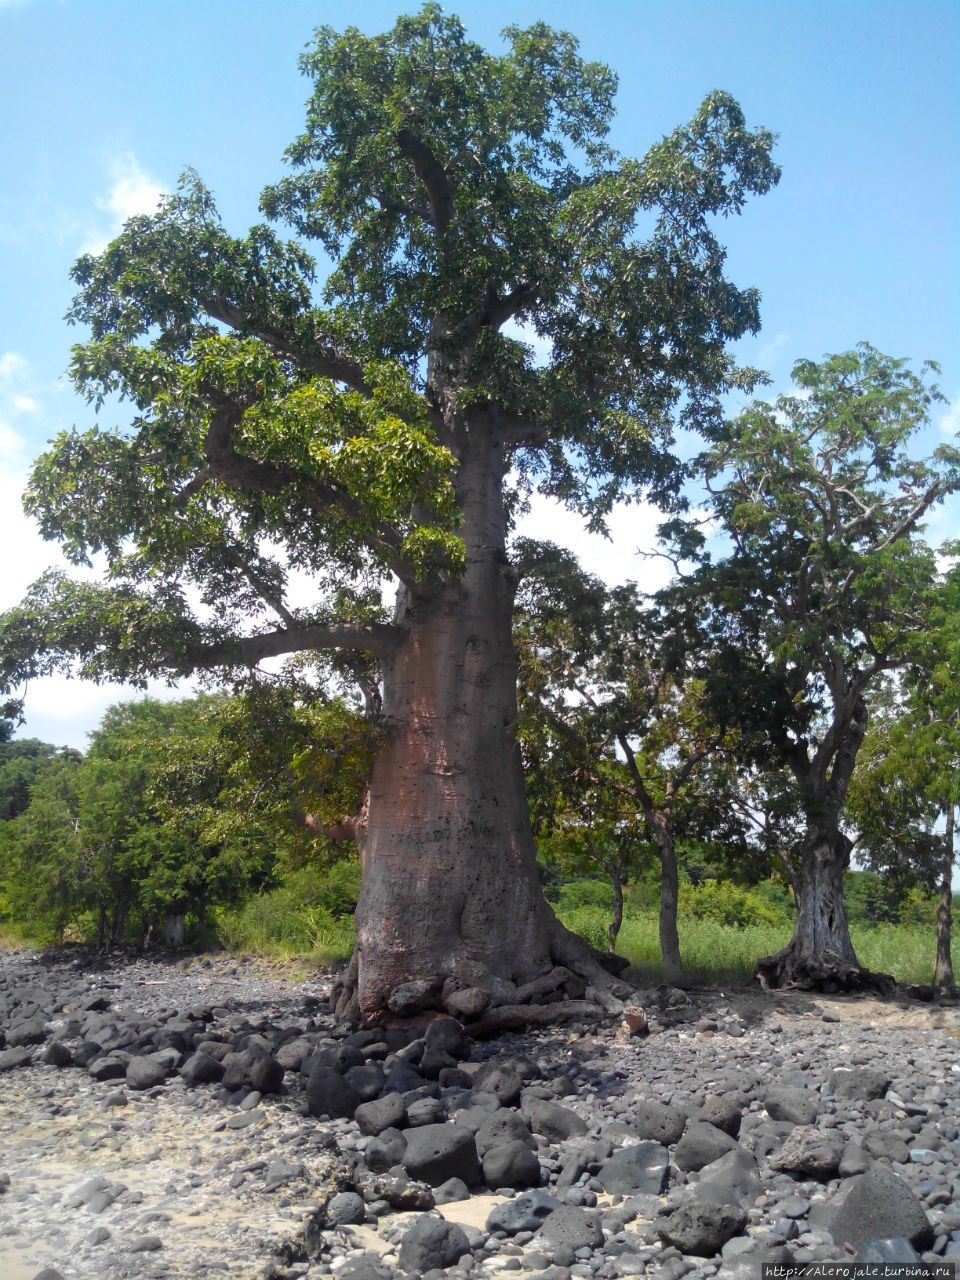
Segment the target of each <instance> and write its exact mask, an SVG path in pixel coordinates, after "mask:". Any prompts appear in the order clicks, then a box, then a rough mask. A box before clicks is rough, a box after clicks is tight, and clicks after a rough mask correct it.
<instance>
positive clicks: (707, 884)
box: [678, 880, 790, 928]
mask: <svg viewBox="0 0 960 1280" xmlns="http://www.w3.org/2000/svg"><path fill="white" fill-rule="evenodd" d="M678 914H679V915H680V916H689V917H691V918H692V919H694V920H710V921H713V922H714V923H716V924H723V925H737V926H739V927H741V928H743V927H747V926H750V925H784V924H789V923H790V913H789V910H788V908H787V906H786V904H785V903H777V902H772V901H771V900H770V899H769V898H768V897H767V896H765V895H764V894H761V893H757V892H756V890H754V889H742V888H741V887H740V886H739V885H735V884H733V883H732V881H730V880H705V881H704V882H703V884H700V885H696V886H694V885H692V884H681V886H680V894H679V912H678Z"/></svg>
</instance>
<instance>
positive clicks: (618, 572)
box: [0, 0, 960, 747]
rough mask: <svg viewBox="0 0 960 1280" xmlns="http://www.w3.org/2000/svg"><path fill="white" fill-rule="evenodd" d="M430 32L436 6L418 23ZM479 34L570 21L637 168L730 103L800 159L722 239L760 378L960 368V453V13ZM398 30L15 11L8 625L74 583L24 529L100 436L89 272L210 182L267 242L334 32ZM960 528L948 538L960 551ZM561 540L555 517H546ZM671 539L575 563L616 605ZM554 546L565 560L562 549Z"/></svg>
mask: <svg viewBox="0 0 960 1280" xmlns="http://www.w3.org/2000/svg"><path fill="white" fill-rule="evenodd" d="M407 7H408V8H410V7H414V6H412V5H411V6H407ZM449 7H450V8H453V9H454V10H455V11H456V12H458V13H459V14H460V16H461V17H462V18H463V20H464V21H465V23H466V25H467V28H468V32H469V34H470V36H471V37H473V38H474V39H477V40H479V41H480V42H482V43H484V44H486V45H488V46H495V45H496V43H497V40H498V33H499V31H500V29H501V28H502V27H503V26H504V25H506V24H507V23H511V22H514V23H518V24H520V25H524V24H527V23H529V22H532V21H535V20H537V19H541V18H542V19H544V20H546V21H548V22H550V23H551V24H552V25H554V26H559V27H564V28H566V29H568V30H570V31H572V32H573V33H574V34H575V35H577V36H578V37H579V39H580V41H581V47H582V51H583V53H584V54H585V55H586V56H588V57H590V58H596V59H600V60H602V61H605V62H607V63H609V64H610V65H612V66H613V67H614V68H615V70H616V71H617V72H618V74H619V77H620V85H621V88H620V94H619V98H618V106H619V114H618V118H617V121H616V125H615V129H614V134H613V142H614V144H615V145H616V146H617V147H619V148H620V149H621V150H622V151H624V152H626V153H634V154H642V153H643V152H644V151H645V150H646V149H647V147H648V146H649V145H650V144H651V143H653V142H654V141H656V140H657V139H658V138H659V137H660V136H661V135H662V134H663V133H664V132H666V131H668V130H669V129H671V128H673V127H674V126H675V125H677V124H679V123H681V122H683V121H685V120H687V119H689V117H690V116H691V115H692V114H693V113H694V111H695V110H696V108H697V106H698V104H699V102H700V101H701V100H702V98H703V97H704V95H705V94H706V93H707V92H708V91H709V90H711V89H713V88H722V89H726V90H728V91H729V92H731V93H733V94H734V96H735V97H737V98H738V100H739V101H740V103H741V105H742V106H743V108H744V110H745V112H746V115H747V118H748V121H749V123H750V124H752V125H760V124H762V125H765V126H767V127H768V128H770V129H772V130H774V131H775V132H776V133H778V134H779V143H778V146H777V153H776V154H777V159H778V160H779V162H780V164H781V165H782V166H783V179H782V181H781V183H780V186H779V187H778V188H777V190H776V191H774V192H773V193H772V194H770V195H768V196H766V197H763V198H762V199H758V200H755V201H754V202H753V203H752V204H750V205H749V206H748V207H747V209H746V211H745V213H744V215H743V217H741V218H740V219H737V220H732V221H731V222H729V223H728V224H726V225H725V226H724V227H723V228H722V236H723V238H724V240H725V243H726V244H727V245H728V247H729V264H730V274H731V276H732V278H733V279H734V280H735V281H736V282H737V283H738V284H741V285H747V284H752V285H755V286H757V287H758V288H759V289H760V291H761V293H762V295H763V308H762V314H763V324H764V327H763V331H762V333H761V334H760V336H759V337H758V338H757V339H752V340H750V341H749V342H746V343H744V344H742V345H741V351H740V354H741V356H742V358H743V359H745V360H748V361H750V362H751V363H757V364H760V365H761V366H762V367H764V368H766V369H768V371H769V372H770V373H771V374H772V376H773V378H774V382H775V387H774V390H782V389H785V388H786V386H787V384H788V379H789V370H790V367H791V365H792V364H793V362H794V361H795V360H796V359H798V358H800V357H814V358H816V357H819V356H821V355H822V354H824V353H825V352H828V351H839V350H844V349H846V348H848V347H850V346H852V345H853V344H854V343H856V342H858V341H860V340H867V341H869V342H871V343H873V344H874V345H875V346H877V347H879V348H880V349H881V350H883V351H886V352H889V353H890V354H893V355H898V356H906V357H908V358H910V359H911V360H913V361H915V362H916V363H919V362H920V361H922V360H923V359H926V358H930V359H934V360H937V361H939V362H940V363H941V365H942V368H943V373H942V377H941V385H942V387H943V390H944V392H945V393H946V394H947V396H948V397H949V398H950V399H951V400H952V401H953V402H954V407H953V408H952V409H950V410H949V411H947V410H944V411H943V412H942V413H940V414H939V415H938V421H937V424H936V426H935V427H934V428H933V430H932V431H931V432H930V434H929V437H928V439H927V441H926V444H927V447H929V448H932V447H933V446H934V445H935V444H936V443H938V442H939V441H941V440H945V439H947V438H950V437H952V434H953V433H954V432H956V431H957V430H958V429H960V417H958V413H957V409H956V403H957V402H958V401H960V347H958V342H957V335H958V332H960V325H958V319H960V315H958V311H960V270H958V256H960V250H958V246H960V236H958V231H957V213H956V211H957V208H958V206H960V200H958V196H960V191H958V186H960V163H958V161H960V92H958V89H960V56H958V55H960V5H957V4H956V3H955V0H949V2H948V0H943V2H940V0H910V3H907V2H906V0H901V2H897V3H891V2H889V0H872V2H870V3H863V2H860V0H762V2H761V0H646V2H641V3H636V2H635V3H632V4H627V3H619V2H617V0H598V2H595V3H593V4H592V5H590V6H589V8H587V7H585V6H583V5H574V4H568V3H536V4H535V3H529V2H528V0H512V2H511V3H510V4H505V3H502V2H501V0H485V2H484V3H482V4H481V3H477V2H476V0H467V2H465V3H462V4H460V5H459V6H453V5H451V6H449ZM398 12H400V8H399V7H398V6H395V5H394V4H382V3H373V2H369V0H360V2H358V3H353V4H351V5H349V6H337V5H331V4H326V3H322V2H321V3H317V2H313V3H305V2H304V0H273V2H272V3H266V2H262V0H0V288H2V295H3V301H4V305H3V307H2V310H0V535H2V537H3V546H4V547H5V549H6V555H5V557H4V563H3V565H2V567H0V607H7V606H9V605H10V604H13V603H15V602H16V600H17V599H19V597H20V595H21V593H22V591H23V589H24V587H25V586H26V585H27V584H28V583H29V582H30V581H32V580H33V579H34V578H35V577H36V576H37V575H38V573H39V572H40V571H41V569H42V568H43V567H44V566H45V565H46V564H48V563H51V562H53V561H54V560H55V559H56V551H55V548H51V547H49V546H46V545H45V544H41V543H40V541H39V539H38V538H37V537H36V535H35V534H34V533H33V531H32V528H31V526H29V525H28V524H27V523H26V521H25V520H24V518H23V517H22V516H21V515H20V513H19V504H18V501H17V495H18V493H19V491H20V489H21V488H22V485H23V480H24V477H25V475H26V471H27V468H28V465H29V462H30V460H31V459H32V458H33V457H34V456H35V455H36V454H37V453H38V452H39V451H40V450H41V449H42V447H43V444H44V442H45V441H46V440H47V439H48V438H49V437H50V436H51V435H52V434H53V433H54V432H55V431H57V430H59V429H61V428H63V427H69V426H70V425H72V424H73V423H74V422H83V421H85V410H84V408H83V406H82V405H80V404H79V403H78V402H77V401H76V400H75V398H74V397H73V395H72V393H71V390H70V387H69V385H68V384H67V382H66V380H65V378H64V377H63V376H62V375H63V370H64V369H65V368H66V366H67V363H68V360H69V350H70V345H71V343H72V342H73V341H75V340H76V339H77V337H78V336H80V335H79V334H78V332H77V331H76V330H71V329H70V328H69V327H68V326H67V325H66V324H65V323H64V322H63V320H62V316H63V314H64V312H65V310H66V308H67V306H68V303H69V300H70V296H71V287H70V281H69V278H68V272H69V269H70V266H71V264H72V262H73V261H74V259H75V258H76V257H77V256H78V255H79V254H80V253H81V252H83V251H84V250H88V249H91V248H96V247H99V246H102V245H104V244H105V243H106V242H107V241H108V240H109V238H110V236H111V235H112V234H114V233H115V232H116V231H117V230H118V229H119V227H120V225H121V224H122V221H123V219H124V217H125V216H129V215H130V214H132V213H135V212H140V211H142V210H145V209H149V208H150V207H151V206H152V204H153V203H154V202H155V200H156V198H157V195H158V193H159V192H161V191H169V190H170V189H171V188H172V187H173V185H174V184H175V182H176V179H177V175H178V174H179V172H180V171H181V170H182V169H183V168H184V167H185V166H187V165H191V166H193V167H194V168H196V169H197V170H198V171H199V172H200V174H201V176H202V178H203V179H204V181H205V182H206V183H207V184H208V185H209V186H210V187H211V188H212V189H213V190H214V192H215V193H216V196H217V199H218V202H219V206H220V209H221V213H222V215H223V217H224V220H225V222H226V224H227V226H228V227H229V228H230V229H231V230H234V231H238V232H239V231H242V230H243V229H245V228H246V227H247V226H248V225H249V224H250V223H251V222H253V221H256V220H258V214H257V210H256V206H257V198H258V195H259V192H260V189H261V188H262V187H263V186H264V185H265V184H266V183H267V182H269V181H273V180H275V179H276V178H277V177H278V176H279V174H280V173H281V171H282V165H281V155H282V152H283V150H284V148H285V146H286V145H287V144H288V143H289V142H290V141H291V140H292V139H293V137H294V136H295V135H296V133H297V132H298V131H299V129H300V127H301V124H302V115H303V103H304V100H305V98H306V96H307V87H308V86H307V82H306V81H305V80H303V79H302V77H301V76H300V75H299V73H298V70H297V66H296V59H297V55H298V53H299V52H300V50H301V49H302V48H303V46H304V45H305V43H306V42H307V41H308V39H309V37H310V34H311V32H312V30H313V29H314V28H315V27H316V26H318V25H320V24H322V23H327V24H330V25H332V26H334V27H337V28H340V27H343V26H344V25H347V24H348V23H353V24H355V25H357V26H359V27H361V28H362V29H364V30H367V31H371V32H373V31H377V30H383V29H385V28H386V27H388V26H390V25H392V22H393V20H394V19H395V17H396V16H397V13H398ZM958 510H960V508H958V505H957V504H956V503H955V504H952V505H951V507H950V508H949V509H944V510H943V511H942V512H941V513H939V514H938V515H937V516H936V517H935V518H934V520H933V521H932V522H931V529H930V536H931V539H932V540H934V541H940V540H941V539H942V538H943V537H946V536H949V535H955V534H956V533H958V532H960V519H958ZM535 515H536V516H537V518H539V519H540V520H541V521H544V520H547V519H549V518H550V513H548V512H546V511H545V510H544V509H538V510H537V511H536V512H535ZM654 525H655V517H654V516H653V515H652V514H651V513H648V512H644V511H642V510H640V511H638V510H636V509H633V510H631V511H628V512H623V513H620V514H618V515H617V517H616V518H615V520H614V523H613V533H614V540H613V542H612V543H601V542H598V541H597V540H595V539H594V540H591V539H588V538H586V537H583V536H581V535H580V533H579V531H578V530H577V529H576V528H575V527H573V526H572V524H571V520H570V518H569V517H565V518H564V520H563V526H562V527H564V528H565V529H567V530H569V536H570V541H571V545H574V546H576V548H577V549H578V550H579V551H580V552H581V554H582V556H583V558H584V559H585V562H586V563H587V564H588V565H589V567H591V568H593V569H594V570H597V571H603V572H604V574H605V576H607V577H608V578H610V579H611V580H616V579H620V578H623V577H627V576H635V577H636V576H639V577H641V579H642V580H644V581H645V582H649V579H650V573H651V567H650V564H649V562H645V561H642V560H640V559H638V557H637V555H636V554H635V553H636V551H637V549H638V548H640V549H643V548H647V549H649V547H650V546H651V545H652V544H651V539H652V532H653V528H654ZM556 527H557V524H556V521H555V520H551V529H550V532H551V536H556ZM118 696H119V691H118V690H117V689H116V688H101V689H96V688H90V687H86V686H82V685H80V684H78V683H77V682H70V683H67V682H65V681H62V680H54V681H49V682H42V684H38V685H37V686H35V687H34V688H33V689H32V690H31V692H30V698H29V702H28V708H27V711H28V722H27V725H26V728H25V730H24V732H26V733H29V734H30V735H31V736H38V737H42V738H45V739H47V740H48V741H54V742H58V743H60V742H65V743H71V744H74V745H77V746H81V747H82V746H84V745H85V734H86V732H87V731H88V730H89V729H90V728H92V727H93V726H94V725H95V724H96V722H97V720H98V719H99V715H100V714H101V712H102V709H103V708H104V707H105V706H106V705H107V704H109V703H110V702H111V701H115V700H116V699H117V697H118Z"/></svg>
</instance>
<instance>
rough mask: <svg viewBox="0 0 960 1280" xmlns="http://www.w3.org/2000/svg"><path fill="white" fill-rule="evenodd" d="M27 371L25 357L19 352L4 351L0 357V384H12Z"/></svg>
mask: <svg viewBox="0 0 960 1280" xmlns="http://www.w3.org/2000/svg"><path fill="white" fill-rule="evenodd" d="M26 371H27V361H26V357H25V356H22V355H21V354H20V352H19V351H4V353H3V355H0V382H12V381H13V380H14V379H15V378H22V377H23V375H24V374H25V373H26Z"/></svg>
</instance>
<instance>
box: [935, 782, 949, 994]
mask: <svg viewBox="0 0 960 1280" xmlns="http://www.w3.org/2000/svg"><path fill="white" fill-rule="evenodd" d="M945 816H946V830H945V832H944V836H943V868H942V872H941V879H940V901H939V903H938V904H937V961H936V965H935V967H934V971H933V983H934V986H937V987H952V986H953V957H952V956H951V954H950V941H951V939H950V926H951V923H952V915H953V863H954V857H953V841H954V806H953V805H952V804H948V805H947V808H946V814H945Z"/></svg>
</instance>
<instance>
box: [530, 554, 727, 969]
mask: <svg viewBox="0 0 960 1280" xmlns="http://www.w3.org/2000/svg"><path fill="white" fill-rule="evenodd" d="M521 564H522V566H523V570H524V573H525V578H524V580H523V582H522V583H521V589H520V594H519V597H518V599H519V609H520V616H521V619H522V626H521V627H520V628H519V634H520V636H521V637H522V642H521V691H522V696H521V715H522V718H523V722H524V724H525V729H524V732H523V735H522V741H523V743H524V748H525V754H526V757H527V772H528V778H529V779H530V785H531V790H532V792H533V796H534V804H533V810H534V814H535V815H539V816H540V818H541V822H543V821H544V820H546V823H547V825H548V826H549V824H550V823H553V824H555V825H557V824H559V825H560V826H561V827H564V826H565V827H566V828H567V829H569V828H570V827H571V826H572V827H573V828H574V829H575V831H576V832H577V836H576V838H577V841H578V844H579V847H580V848H581V849H582V851H583V853H584V854H585V855H586V856H587V857H588V858H589V859H590V860H592V861H593V862H594V863H595V865H598V866H600V867H602V868H603V869H604V870H605V871H606V872H607V874H608V875H609V876H610V878H611V881H612V882H613V884H614V921H615V923H616V929H612V930H611V938H612V939H613V938H615V936H616V932H617V930H618V929H619V918H620V917H622V883H623V879H624V873H625V872H626V871H627V870H628V869H629V870H630V871H632V872H634V873H635V872H636V870H637V869H639V867H640V865H641V863H642V860H643V856H644V853H645V852H647V851H653V854H654V856H655V857H656V858H657V859H658V860H659V864H660V913H659V934H660V952H661V959H662V963H663V966H664V969H665V970H666V971H667V973H670V974H679V973H680V972H681V970H682V967H683V966H682V960H681V956H680V937H679V932H678V929H677V908H678V901H679V899H678V894H679V883H680V872H679V864H678V857H677V839H678V832H680V831H686V832H687V833H689V834H696V835H698V836H702V835H703V834H704V833H705V825H706V824H704V823H703V822H702V821H700V819H699V818H698V811H701V810H703V809H704V808H705V807H709V806H707V805H706V804H705V798H704V797H703V795H702V793H701V787H700V784H699V776H700V773H701V771H702V770H703V768H704V765H705V763H706V762H707V760H708V759H709V758H710V757H711V756H713V755H716V754H717V753H719V752H721V751H723V750H725V749H729V746H730V742H729V740H728V738H727V736H726V734H725V733H724V731H723V729H722V728H721V727H720V726H719V725H718V724H717V723H716V722H715V721H714V720H712V719H711V718H710V717H709V715H708V713H707V710H708V709H707V704H706V700H705V697H704V686H703V682H702V680H701V679H698V678H695V677H694V676H693V674H692V672H691V667H690V661H689V659H690V653H689V646H690V642H691V641H690V633H689V632H688V633H687V634H686V635H685V637H684V641H683V643H682V644H680V643H678V632H677V630H676V624H677V617H676V616H675V614H674V613H673V612H672V611H671V610H670V609H667V608H665V607H663V603H662V601H658V600H656V599H654V598H651V597H645V596H643V595H642V594H641V593H640V591H639V590H638V589H637V587H636V585H635V584H634V583H627V584H625V585H624V586H619V587H615V588H613V589H611V590H609V591H608V590H607V589H606V588H605V587H604V585H603V584H602V583H601V582H600V581H599V580H598V579H596V578H593V577H591V576H590V575H589V574H585V573H584V572H583V570H582V569H581V568H580V566H579V565H578V564H577V562H576V560H575V558H574V557H573V556H572V555H570V553H569V552H565V551H562V550H561V549H559V548H557V547H554V546H551V545H549V544H534V543H526V544H525V545H524V546H523V548H522V549H521ZM701 661H705V658H703V656H702V655H701ZM711 811H713V810H712V809H711Z"/></svg>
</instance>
